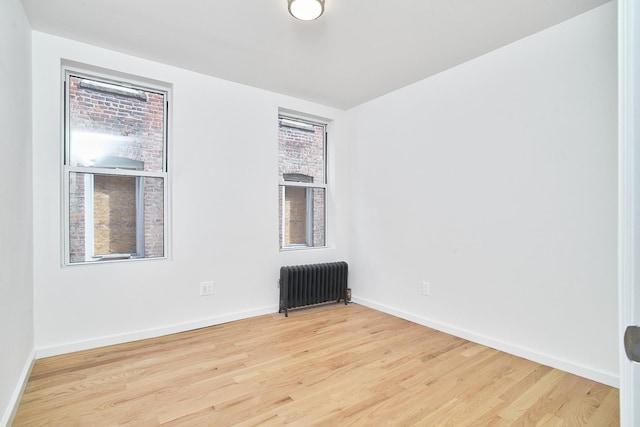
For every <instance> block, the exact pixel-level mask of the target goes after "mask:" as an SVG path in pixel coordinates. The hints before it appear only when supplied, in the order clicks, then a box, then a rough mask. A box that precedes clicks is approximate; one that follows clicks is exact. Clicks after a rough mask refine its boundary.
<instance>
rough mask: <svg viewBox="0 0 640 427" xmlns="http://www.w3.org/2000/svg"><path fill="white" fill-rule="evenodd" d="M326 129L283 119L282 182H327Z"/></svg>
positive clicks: (280, 141)
mask: <svg viewBox="0 0 640 427" xmlns="http://www.w3.org/2000/svg"><path fill="white" fill-rule="evenodd" d="M324 139H325V127H324V125H320V124H313V123H308V122H303V121H297V120H295V119H290V118H280V120H279V126H278V153H279V155H278V172H279V177H280V180H284V181H296V182H313V183H316V184H324V183H325V159H324V156H325V147H324V146H325V141H324Z"/></svg>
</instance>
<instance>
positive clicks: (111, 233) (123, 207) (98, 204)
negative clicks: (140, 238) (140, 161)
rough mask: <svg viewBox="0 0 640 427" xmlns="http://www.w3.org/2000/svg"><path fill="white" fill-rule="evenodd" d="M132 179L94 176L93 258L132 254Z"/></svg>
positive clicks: (134, 220) (133, 177) (133, 225)
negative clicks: (96, 256) (95, 256)
mask: <svg viewBox="0 0 640 427" xmlns="http://www.w3.org/2000/svg"><path fill="white" fill-rule="evenodd" d="M137 179H139V178H136V177H135V176H114V175H94V177H93V247H94V254H95V255H98V256H101V255H113V254H136V253H137V252H138V251H137V247H136V241H137V234H136V180H137Z"/></svg>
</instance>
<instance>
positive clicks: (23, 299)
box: [0, 0, 33, 425]
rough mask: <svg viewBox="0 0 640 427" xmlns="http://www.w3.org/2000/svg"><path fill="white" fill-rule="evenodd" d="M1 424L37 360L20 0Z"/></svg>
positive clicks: (2, 8)
mask: <svg viewBox="0 0 640 427" xmlns="http://www.w3.org/2000/svg"><path fill="white" fill-rule="evenodd" d="M0 94H1V96H0V129H1V130H2V134H1V136H0V152H2V158H3V159H4V161H3V164H2V168H0V200H1V207H0V425H4V424H6V423H8V422H9V419H10V417H11V412H12V410H13V408H14V406H15V404H16V402H17V399H18V397H19V394H20V391H21V389H22V384H23V383H24V380H25V379H26V376H27V374H28V372H29V369H30V367H31V361H32V360H33V274H32V251H33V249H32V248H33V247H32V228H31V215H32V201H31V29H30V28H29V24H28V22H27V19H26V16H25V14H24V11H23V10H22V5H21V4H20V1H19V0H3V1H1V2H0Z"/></svg>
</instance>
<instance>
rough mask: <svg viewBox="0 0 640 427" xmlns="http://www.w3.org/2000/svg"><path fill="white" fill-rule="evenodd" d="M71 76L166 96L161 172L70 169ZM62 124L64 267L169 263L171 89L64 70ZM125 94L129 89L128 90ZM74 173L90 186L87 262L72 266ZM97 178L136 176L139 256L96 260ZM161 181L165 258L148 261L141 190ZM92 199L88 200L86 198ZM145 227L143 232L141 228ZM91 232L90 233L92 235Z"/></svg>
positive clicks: (87, 216) (89, 168) (87, 211)
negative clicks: (150, 182)
mask: <svg viewBox="0 0 640 427" xmlns="http://www.w3.org/2000/svg"><path fill="white" fill-rule="evenodd" d="M71 76H74V77H79V78H86V79H90V80H93V81H97V82H104V83H107V84H113V85H118V86H122V87H124V88H129V89H131V90H136V89H138V90H143V91H145V92H155V93H160V94H163V95H164V100H165V102H164V126H163V140H164V142H163V158H162V171H144V170H135V169H126V168H106V167H105V168H101V167H84V166H72V165H71V150H70V134H71V133H70V132H71V124H70V117H69V116H70V115H69V105H70V103H69V91H68V90H67V87H68V86H67V84H68V83H67V82H68V80H69V78H70V77H71ZM61 77H62V99H63V105H62V123H63V134H62V148H63V156H62V157H63V158H62V163H63V164H62V181H63V182H62V189H63V197H62V199H63V200H62V206H63V214H62V215H63V230H62V234H63V241H64V248H63V249H64V250H63V265H65V266H74V265H86V264H102V263H105V262H109V263H110V262H123V261H124V262H129V261H151V260H162V259H167V258H168V257H169V247H170V245H169V243H170V242H169V236H170V234H169V223H170V218H169V173H168V168H167V163H168V157H169V144H168V135H169V113H170V107H171V87H170V85H167V86H160V85H154V84H149V83H147V82H144V81H141V80H139V79H137V78H129V77H125V78H118V77H116V76H115V75H112V74H109V73H105V72H101V71H93V70H91V69H89V70H85V69H82V68H78V67H75V66H65V65H63V67H62V73H61ZM125 90H126V89H125ZM73 173H83V174H85V180H86V181H85V183H87V182H89V183H90V186H87V185H85V203H86V205H85V260H84V261H75V262H71V253H70V249H71V244H70V236H69V231H70V230H69V227H70V219H69V215H70V201H71V200H70V199H71V195H70V190H71V189H70V185H69V183H70V178H71V175H72V174H73ZM95 175H112V176H133V177H136V178H138V179H136V250H137V253H136V254H119V255H116V256H108V255H107V256H96V255H95V253H94V233H93V228H89V227H90V226H92V225H93V221H94V218H93V191H94V187H93V182H94V179H93V178H94V176H95ZM145 177H150V178H160V179H162V180H163V256H159V257H148V258H145V257H144V256H141V253H140V252H141V248H142V250H144V223H143V219H142V218H143V216H141V215H143V212H144V201H143V200H142V199H143V197H144V196H143V194H142V188H143V185H144V184H143V183H144V178H145ZM87 197H89V198H87ZM89 216H91V218H89ZM141 226H142V230H141V229H140V227H141ZM89 231H90V233H89Z"/></svg>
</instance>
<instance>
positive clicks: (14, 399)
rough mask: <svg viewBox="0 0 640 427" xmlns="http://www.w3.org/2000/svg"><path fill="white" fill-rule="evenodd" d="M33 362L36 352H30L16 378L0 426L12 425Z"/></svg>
mask: <svg viewBox="0 0 640 427" xmlns="http://www.w3.org/2000/svg"><path fill="white" fill-rule="evenodd" d="M35 361H36V351H35V350H31V353H30V354H29V356H28V357H27V360H26V362H25V364H24V367H23V368H22V372H20V377H19V378H18V383H17V384H16V388H15V390H14V391H13V394H12V395H11V400H10V401H9V404H8V405H7V408H6V410H5V412H4V414H2V419H0V426H10V425H11V424H12V423H13V419H14V418H15V417H16V414H17V413H18V406H20V400H21V399H22V393H24V389H25V387H26V386H27V381H29V375H31V369H33V364H34V362H35Z"/></svg>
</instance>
